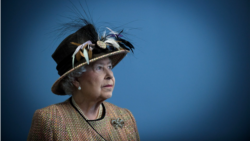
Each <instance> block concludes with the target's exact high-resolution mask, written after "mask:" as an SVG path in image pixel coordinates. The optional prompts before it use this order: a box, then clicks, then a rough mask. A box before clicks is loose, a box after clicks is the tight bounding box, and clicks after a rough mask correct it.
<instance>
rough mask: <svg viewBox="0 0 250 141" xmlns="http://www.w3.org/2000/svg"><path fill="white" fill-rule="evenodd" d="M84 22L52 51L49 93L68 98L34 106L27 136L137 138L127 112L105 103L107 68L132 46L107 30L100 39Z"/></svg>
mask: <svg viewBox="0 0 250 141" xmlns="http://www.w3.org/2000/svg"><path fill="white" fill-rule="evenodd" d="M84 22H85V25H84V26H82V27H81V28H80V29H79V30H77V31H76V32H75V33H73V34H71V35H69V36H68V37H67V38H65V39H64V40H63V41H62V43H61V44H60V45H59V46H58V47H57V49H56V51H55V52H54V54H53V55H52V57H53V59H54V60H55V61H56V63H57V67H56V68H57V70H58V74H59V75H60V78H59V79H58V80H57V81H56V82H55V83H54V84H53V86H52V92H53V93H55V94H57V95H66V94H70V95H72V97H70V98H69V99H68V100H66V101H65V102H62V103H59V104H55V105H51V106H48V107H46V108H43V109H39V110H37V111H36V112H35V114H34V117H33V120H32V125H31V129H30V132H29V136H28V140H32V141H35V140H37V141H38V140H39V141H42V140H60V141H63V140H73V141H80V140H95V141H96V140H98V141H99V140H100V141H102V140H103V141H111V140H112V141H120V140H126V141H127V140H131V141H132V140H133V141H134V140H139V134H138V131H137V127H136V122H135V119H134V117H133V115H132V113H131V112H130V111H129V110H127V109H123V108H119V107H117V106H115V105H113V104H111V103H108V102H105V100H106V99H108V98H110V97H111V96H112V92H113V89H114V86H115V77H114V74H113V72H112V68H113V67H114V66H116V65H117V64H118V63H119V62H120V61H121V60H122V59H123V58H124V56H125V55H126V54H127V53H128V52H129V51H130V50H131V51H133V50H132V49H133V46H132V44H130V43H129V42H128V41H126V40H124V39H122V38H121V32H120V33H118V32H115V31H113V30H111V29H110V28H107V30H109V31H110V34H107V35H106V34H105V33H104V34H103V36H102V37H100V36H99V35H98V33H97V32H96V30H95V27H94V26H93V25H92V24H90V23H88V22H87V21H86V20H84ZM99 37H100V38H99Z"/></svg>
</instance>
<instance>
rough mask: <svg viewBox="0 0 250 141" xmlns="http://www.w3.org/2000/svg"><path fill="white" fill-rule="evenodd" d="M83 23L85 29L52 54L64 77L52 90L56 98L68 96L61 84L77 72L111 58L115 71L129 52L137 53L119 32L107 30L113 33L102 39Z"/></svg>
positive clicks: (59, 72) (57, 81)
mask: <svg viewBox="0 0 250 141" xmlns="http://www.w3.org/2000/svg"><path fill="white" fill-rule="evenodd" d="M82 21H83V22H84V26H82V27H81V28H80V29H78V30H77V31H76V32H75V33H73V34H71V35H69V36H68V37H66V38H65V39H64V40H63V41H62V42H61V43H60V45H59V46H58V47H57V49H56V50H55V52H54V53H53V54H52V58H53V59H54V60H55V62H56V63H57V67H56V69H57V71H58V74H59V75H60V77H59V79H57V80H56V81H55V83H54V84H53V85H52V88H51V90H52V92H53V93H54V94H57V95H66V94H65V92H64V90H63V89H62V88H61V85H60V82H61V80H62V79H63V78H64V77H65V76H67V74H69V73H70V72H72V71H74V70H75V69H77V68H79V67H81V66H84V65H88V64H90V63H91V62H94V61H97V60H99V59H102V58H105V57H109V58H110V59H111V60H112V65H113V67H115V66H116V65H117V64H118V63H119V62H120V61H121V60H122V59H123V58H124V57H125V55H126V54H127V53H128V52H130V51H132V52H133V49H134V47H133V45H132V44H131V43H130V42H128V41H126V40H124V39H123V38H122V32H123V31H120V32H116V31H113V30H112V29H110V28H108V27H107V30H108V31H109V33H108V34H106V30H105V31H104V32H103V35H102V36H101V37H100V36H99V34H98V33H97V32H96V29H95V27H94V26H93V24H90V23H89V22H88V21H86V20H82Z"/></svg>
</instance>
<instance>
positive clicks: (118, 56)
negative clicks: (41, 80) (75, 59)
mask: <svg viewBox="0 0 250 141" xmlns="http://www.w3.org/2000/svg"><path fill="white" fill-rule="evenodd" d="M128 52H129V51H127V50H118V51H114V52H111V53H107V54H104V55H101V56H98V57H95V58H92V59H91V60H89V63H92V62H95V61H97V60H100V59H102V58H105V57H109V58H110V59H111V60H112V65H113V68H114V67H115V66H116V65H117V64H118V63H119V62H120V61H121V60H122V59H123V58H124V57H125V56H126V54H127V53H128ZM84 65H87V62H86V61H85V62H83V63H81V64H79V65H77V66H76V67H74V68H72V69H70V70H69V71H67V72H66V73H64V74H63V75H62V76H60V77H59V78H58V79H57V80H56V81H55V83H54V84H53V85H52V87H51V91H52V92H53V93H54V94H57V95H66V93H65V92H64V90H63V89H62V88H61V87H60V82H61V80H62V79H63V78H64V77H65V76H67V75H68V74H69V73H71V72H72V71H74V70H75V69H77V68H80V67H81V66H84Z"/></svg>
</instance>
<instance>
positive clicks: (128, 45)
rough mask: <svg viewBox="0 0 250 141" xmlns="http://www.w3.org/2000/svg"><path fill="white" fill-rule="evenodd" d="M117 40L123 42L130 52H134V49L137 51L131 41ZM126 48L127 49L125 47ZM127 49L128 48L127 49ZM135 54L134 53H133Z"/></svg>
mask: <svg viewBox="0 0 250 141" xmlns="http://www.w3.org/2000/svg"><path fill="white" fill-rule="evenodd" d="M117 40H118V41H121V43H122V44H124V45H125V46H127V47H128V48H129V50H131V51H132V52H133V49H135V48H134V46H133V45H132V44H131V43H130V42H129V41H126V40H124V39H122V38H119V37H118V38H117ZM125 46H123V47H125ZM125 48H126V47H125ZM126 49H127V48H126ZM133 53H134V52H133Z"/></svg>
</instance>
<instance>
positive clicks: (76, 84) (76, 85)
mask: <svg viewBox="0 0 250 141" xmlns="http://www.w3.org/2000/svg"><path fill="white" fill-rule="evenodd" d="M72 84H73V85H74V86H75V87H76V88H78V87H79V86H80V83H79V82H78V80H77V78H76V79H75V80H74V81H73V82H72Z"/></svg>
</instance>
